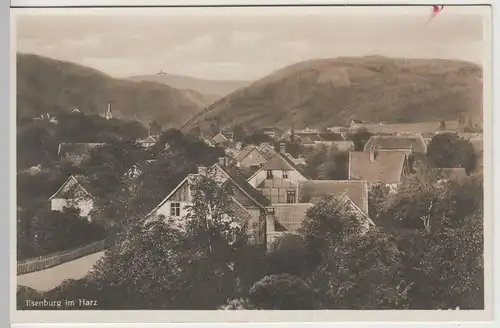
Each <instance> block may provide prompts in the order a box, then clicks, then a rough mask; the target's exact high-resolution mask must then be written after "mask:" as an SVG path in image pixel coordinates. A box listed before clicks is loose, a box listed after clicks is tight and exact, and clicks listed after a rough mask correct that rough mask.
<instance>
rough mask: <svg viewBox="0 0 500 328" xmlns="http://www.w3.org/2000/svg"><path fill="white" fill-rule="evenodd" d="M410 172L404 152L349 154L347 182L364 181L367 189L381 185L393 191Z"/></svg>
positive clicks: (353, 152)
mask: <svg viewBox="0 0 500 328" xmlns="http://www.w3.org/2000/svg"><path fill="white" fill-rule="evenodd" d="M409 171H410V167H409V163H408V156H407V154H406V152H404V151H392V150H376V149H375V148H372V149H371V150H370V151H368V152H358V151H351V152H349V173H348V176H349V180H365V181H366V182H367V183H368V188H369V189H371V187H372V186H373V185H376V184H382V185H385V186H387V187H389V188H390V189H391V191H395V190H396V189H397V186H398V184H399V183H400V182H401V180H402V179H403V177H405V176H406V175H407V174H408V173H409Z"/></svg>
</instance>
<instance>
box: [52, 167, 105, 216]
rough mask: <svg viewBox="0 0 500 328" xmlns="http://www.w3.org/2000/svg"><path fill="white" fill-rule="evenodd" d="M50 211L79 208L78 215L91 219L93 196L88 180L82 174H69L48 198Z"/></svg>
mask: <svg viewBox="0 0 500 328" xmlns="http://www.w3.org/2000/svg"><path fill="white" fill-rule="evenodd" d="M49 202H50V209H51V210H52V211H63V210H64V208H65V207H73V208H76V209H79V210H80V215H81V216H82V217H84V218H87V219H88V220H89V221H92V218H91V216H90V215H91V211H92V209H94V204H95V197H94V196H93V195H92V187H91V184H90V182H89V181H88V179H87V178H86V177H84V176H83V175H70V176H69V178H68V179H67V180H66V181H65V182H64V183H63V184H62V186H61V187H60V188H59V189H58V190H57V191H56V192H55V193H54V194H53V195H52V196H50V198H49Z"/></svg>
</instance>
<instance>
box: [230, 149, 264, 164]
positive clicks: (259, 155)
mask: <svg viewBox="0 0 500 328" xmlns="http://www.w3.org/2000/svg"><path fill="white" fill-rule="evenodd" d="M234 159H235V161H236V163H237V164H236V165H237V166H238V167H247V168H252V169H257V168H259V167H260V166H261V165H262V164H264V163H266V162H267V161H268V160H269V158H268V157H267V156H266V155H265V154H264V153H263V152H261V151H260V147H257V146H254V145H249V146H246V147H245V148H243V149H242V150H241V152H239V154H238V155H236V156H235V158H234Z"/></svg>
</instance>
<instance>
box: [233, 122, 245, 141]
mask: <svg viewBox="0 0 500 328" xmlns="http://www.w3.org/2000/svg"><path fill="white" fill-rule="evenodd" d="M246 135H247V132H246V129H245V126H244V125H243V124H238V125H236V126H235V127H234V128H233V138H234V141H243V140H244V139H245V136H246Z"/></svg>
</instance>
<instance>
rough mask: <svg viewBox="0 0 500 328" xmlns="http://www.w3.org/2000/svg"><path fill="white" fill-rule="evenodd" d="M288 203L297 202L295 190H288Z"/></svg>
mask: <svg viewBox="0 0 500 328" xmlns="http://www.w3.org/2000/svg"><path fill="white" fill-rule="evenodd" d="M286 203H287V204H293V203H295V191H293V190H291V191H287V192H286Z"/></svg>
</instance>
